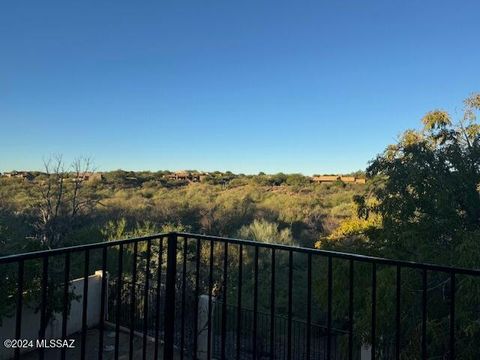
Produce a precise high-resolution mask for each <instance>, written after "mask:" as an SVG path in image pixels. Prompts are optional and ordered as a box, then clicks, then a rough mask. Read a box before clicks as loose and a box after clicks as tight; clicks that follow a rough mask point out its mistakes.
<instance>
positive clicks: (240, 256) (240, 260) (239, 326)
mask: <svg viewBox="0 0 480 360" xmlns="http://www.w3.org/2000/svg"><path fill="white" fill-rule="evenodd" d="M242 280H243V245H242V244H240V246H239V250H238V289H237V360H240V355H241V354H240V350H241V331H242V311H241V309H242Z"/></svg>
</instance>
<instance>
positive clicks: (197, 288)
mask: <svg viewBox="0 0 480 360" xmlns="http://www.w3.org/2000/svg"><path fill="white" fill-rule="evenodd" d="M200 256H201V241H200V238H197V247H196V254H195V315H194V317H193V320H194V321H193V322H194V325H193V329H194V331H193V356H192V357H193V358H194V359H196V358H197V351H198V302H199V296H200Z"/></svg>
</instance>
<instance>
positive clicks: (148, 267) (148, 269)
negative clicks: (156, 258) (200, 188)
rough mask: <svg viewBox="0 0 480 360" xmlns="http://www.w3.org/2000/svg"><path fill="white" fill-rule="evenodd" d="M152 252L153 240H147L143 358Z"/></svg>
mask: <svg viewBox="0 0 480 360" xmlns="http://www.w3.org/2000/svg"><path fill="white" fill-rule="evenodd" d="M151 253H152V240H150V239H149V240H147V254H146V257H147V258H146V264H145V288H144V292H143V334H142V335H143V339H142V340H143V342H142V359H143V360H146V358H147V331H148V305H149V303H148V296H149V288H150V256H151Z"/></svg>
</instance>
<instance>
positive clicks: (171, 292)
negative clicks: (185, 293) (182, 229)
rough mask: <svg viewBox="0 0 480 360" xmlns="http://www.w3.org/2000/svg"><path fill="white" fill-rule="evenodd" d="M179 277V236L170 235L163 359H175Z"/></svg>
mask: <svg viewBox="0 0 480 360" xmlns="http://www.w3.org/2000/svg"><path fill="white" fill-rule="evenodd" d="M176 276H177V234H176V233H170V234H169V235H168V248H167V279H166V286H165V336H164V343H165V344H164V348H163V358H164V359H173V347H174V335H175V278H176Z"/></svg>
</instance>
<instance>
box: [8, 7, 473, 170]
mask: <svg viewBox="0 0 480 360" xmlns="http://www.w3.org/2000/svg"><path fill="white" fill-rule="evenodd" d="M479 44H480V2H479V1H478V0H473V1H449V2H444V1H439V0H435V1H427V0H422V1H413V0H411V1H397V0H396V1H392V0H378V1H371V0H329V1H320V0H312V1H303V0H295V1H293V0H290V1H281V0H275V1H263V0H253V1H248V0H242V1H225V0H216V1H213V0H200V1H199V0H195V1H193V0H192V1H187V0H178V1H177V0H175V1H174V0H152V1H147V0H140V1H131V0H128V1H121V0H111V1H99V0H95V1H87V0H82V1H69V0H61V1H50V0H42V1H38V0H34V1H33V0H32V1H23V0H3V1H1V3H0V171H7V170H12V169H17V170H20V169H41V167H42V158H43V157H48V156H49V155H51V154H63V155H64V158H65V159H66V160H67V161H68V160H71V159H73V158H74V157H76V156H79V155H83V156H91V157H92V158H94V160H95V164H96V166H97V168H99V169H102V170H111V169H117V168H123V169H129V170H141V169H149V170H158V169H172V170H175V169H200V170H231V171H233V172H245V173H256V172H258V171H265V172H268V173H273V172H279V171H283V172H302V173H304V174H312V173H332V172H349V171H354V170H358V169H363V168H365V166H366V164H367V162H368V161H369V160H370V159H372V158H373V157H374V156H375V155H376V154H377V153H379V152H381V151H382V150H383V148H384V147H385V145H387V144H389V143H391V142H392V141H394V140H395V138H396V136H397V135H398V134H399V133H400V132H401V131H403V130H405V129H406V128H411V127H416V126H417V124H418V123H419V119H420V118H421V116H422V115H423V114H424V113H425V112H427V111H428V110H431V109H434V108H438V107H440V108H444V109H446V110H449V111H451V112H452V113H454V114H455V112H456V113H457V114H459V113H460V109H461V101H462V99H464V98H465V97H466V96H468V95H469V94H470V93H472V92H474V91H480V46H479Z"/></svg>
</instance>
